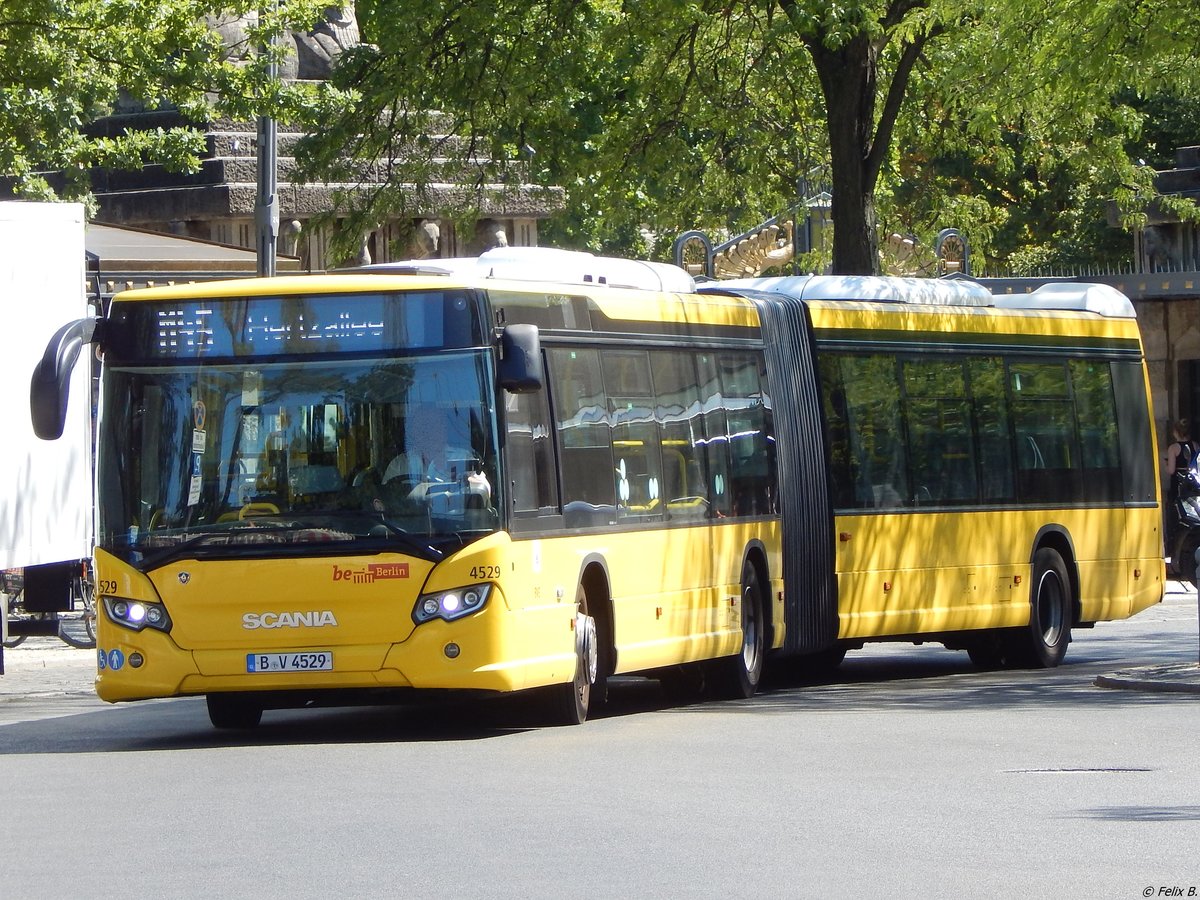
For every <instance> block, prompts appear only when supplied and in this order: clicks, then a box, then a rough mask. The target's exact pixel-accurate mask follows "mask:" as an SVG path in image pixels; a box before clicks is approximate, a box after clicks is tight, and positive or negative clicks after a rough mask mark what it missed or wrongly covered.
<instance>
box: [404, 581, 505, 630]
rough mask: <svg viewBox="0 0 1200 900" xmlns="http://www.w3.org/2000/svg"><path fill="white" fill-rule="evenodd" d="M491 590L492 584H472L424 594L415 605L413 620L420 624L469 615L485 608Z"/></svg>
mask: <svg viewBox="0 0 1200 900" xmlns="http://www.w3.org/2000/svg"><path fill="white" fill-rule="evenodd" d="M491 590H492V586H491V585H490V584H472V585H469V586H467V587H462V588H455V589H454V590H452V591H441V592H440V593H437V594H422V595H421V596H420V597H418V598H417V603H416V605H415V606H414V607H413V614H412V617H413V621H414V622H416V623H417V624H418V625H420V624H422V623H424V622H428V621H430V620H431V619H444V620H446V621H447V622H453V621H454V620H455V619H461V618H462V617H463V616H469V615H470V614H471V613H473V612H478V611H479V610H481V609H483V607H484V605H485V604H486V603H487V599H488V594H490V593H491Z"/></svg>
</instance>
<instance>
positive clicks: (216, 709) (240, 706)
mask: <svg viewBox="0 0 1200 900" xmlns="http://www.w3.org/2000/svg"><path fill="white" fill-rule="evenodd" d="M205 700H206V701H207V703H208V720H209V721H210V722H212V725H213V728H222V729H237V730H241V731H246V730H249V729H251V728H256V727H258V723H259V722H261V721H262V714H263V707H262V703H260V702H259V701H258V700H256V699H254V698H253V697H248V696H246V695H245V694H209V695H208V696H207V697H205Z"/></svg>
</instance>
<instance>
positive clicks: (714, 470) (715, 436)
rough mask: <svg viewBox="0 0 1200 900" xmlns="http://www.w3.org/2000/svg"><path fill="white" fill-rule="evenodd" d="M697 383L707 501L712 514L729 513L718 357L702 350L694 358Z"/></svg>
mask: <svg viewBox="0 0 1200 900" xmlns="http://www.w3.org/2000/svg"><path fill="white" fill-rule="evenodd" d="M696 366H697V374H698V375H699V378H698V381H699V383H700V418H701V427H702V429H703V432H704V435H705V441H704V468H705V472H706V484H707V491H708V502H709V505H710V508H711V511H712V514H713V515H714V516H717V517H721V516H728V515H731V514H732V512H733V503H732V501H731V498H732V494H731V493H730V491H729V452H728V447H729V437H728V434H729V426H728V424H727V423H726V418H725V401H724V398H723V397H722V394H721V377H720V373H719V372H718V370H717V358H716V356H715V355H714V354H711V353H701V354H700V355H699V356H698V357H697V358H696Z"/></svg>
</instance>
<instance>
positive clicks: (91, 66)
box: [0, 0, 323, 199]
mask: <svg viewBox="0 0 1200 900" xmlns="http://www.w3.org/2000/svg"><path fill="white" fill-rule="evenodd" d="M322 6H323V4H320V3H317V2H313V0H290V2H286V3H284V4H282V5H281V6H280V9H279V11H278V13H276V14H274V15H272V16H270V17H267V18H264V19H262V20H261V21H256V22H254V24H253V26H252V27H251V29H250V35H251V38H252V43H254V44H260V43H261V44H263V45H265V44H267V43H268V42H269V40H270V38H271V36H272V35H275V34H280V33H282V32H283V31H285V30H286V29H287V28H289V27H291V26H292V25H294V24H297V23H304V24H305V25H309V24H311V23H313V22H315V21H317V18H318V16H319V15H320V10H321V9H322ZM256 8H257V3H256V2H249V0H220V2H212V0H0V175H5V176H8V177H9V178H11V179H12V183H13V186H14V190H15V192H16V193H17V195H18V196H22V197H26V198H31V199H53V198H54V197H56V196H60V195H61V196H63V197H66V198H69V199H78V198H82V197H85V196H86V195H87V192H88V188H89V178H88V175H89V171H90V169H91V168H92V167H103V168H137V167H139V166H141V165H143V164H144V163H147V162H155V163H160V164H162V165H165V166H167V167H168V168H171V169H174V170H191V169H195V168H196V167H197V166H198V165H199V154H200V153H201V151H202V150H203V135H202V133H201V132H200V131H199V130H198V129H196V128H193V127H188V126H186V125H178V126H175V127H167V128H162V129H155V130H146V131H133V130H130V131H125V132H118V133H115V134H99V133H95V132H93V131H89V126H90V125H92V124H93V123H94V122H95V121H96V120H97V119H99V118H100V117H102V116H106V115H109V114H111V113H112V112H114V111H116V110H118V109H120V108H121V104H122V103H125V104H127V105H136V106H139V107H144V108H149V109H156V108H171V109H176V110H179V111H180V112H181V113H182V114H183V117H184V118H185V119H186V120H190V121H195V122H198V123H203V122H206V121H209V120H210V119H212V118H213V117H214V116H217V115H222V114H223V115H231V116H240V117H249V116H252V115H255V114H258V113H273V114H275V115H279V116H283V117H288V118H295V117H297V116H299V115H301V114H303V113H304V112H305V111H307V110H309V109H311V108H312V107H313V103H312V100H311V97H310V95H311V93H312V92H311V90H310V89H308V88H307V87H306V86H302V85H292V86H289V85H285V84H283V83H282V82H280V81H279V80H277V79H270V78H267V77H266V76H265V67H266V64H267V62H268V61H269V59H270V56H269V55H268V54H260V53H256V52H251V53H244V52H241V51H242V50H243V49H245V48H229V47H225V46H223V45H222V42H221V38H220V36H219V35H218V34H217V33H216V32H214V31H213V30H212V29H211V28H210V27H209V25H208V24H207V22H208V19H207V17H209V16H218V15H251V14H252V13H253V12H254V11H255V10H256ZM47 172H56V173H61V178H62V181H61V185H60V186H58V187H57V189H56V188H55V187H52V185H51V182H50V181H49V180H48V179H47V177H46V175H45V173H47Z"/></svg>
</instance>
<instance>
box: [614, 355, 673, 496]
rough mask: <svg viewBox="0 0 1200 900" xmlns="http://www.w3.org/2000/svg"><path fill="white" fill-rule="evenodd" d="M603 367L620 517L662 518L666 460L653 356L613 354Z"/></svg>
mask: <svg viewBox="0 0 1200 900" xmlns="http://www.w3.org/2000/svg"><path fill="white" fill-rule="evenodd" d="M601 362H602V365H603V367H604V387H605V390H606V393H607V395H608V404H609V417H610V421H611V422H612V448H613V466H614V468H613V476H614V481H615V486H616V491H617V512H618V513H619V514H620V515H621V516H623V517H631V516H632V517H638V518H658V517H660V516H661V515H662V501H663V496H662V495H663V489H662V455H661V449H660V446H659V441H658V428H657V424H656V422H655V416H654V405H655V404H654V391H653V389H652V388H651V384H650V361H649V356H648V354H647V353H646V351H644V350H631V351H624V350H621V351H613V350H609V351H607V352H606V353H605V354H604V356H603V357H602V360H601Z"/></svg>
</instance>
